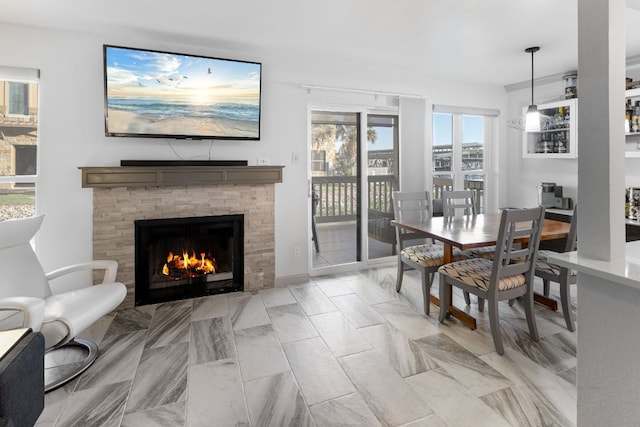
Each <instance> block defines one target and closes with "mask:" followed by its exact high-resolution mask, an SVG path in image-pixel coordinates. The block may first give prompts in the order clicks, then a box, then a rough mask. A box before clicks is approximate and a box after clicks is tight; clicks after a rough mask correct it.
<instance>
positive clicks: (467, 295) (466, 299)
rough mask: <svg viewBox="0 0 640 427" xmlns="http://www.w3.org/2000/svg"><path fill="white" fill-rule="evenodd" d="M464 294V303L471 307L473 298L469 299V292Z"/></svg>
mask: <svg viewBox="0 0 640 427" xmlns="http://www.w3.org/2000/svg"><path fill="white" fill-rule="evenodd" d="M462 293H463V294H464V302H465V303H466V304H467V305H471V297H469V292H467V291H463V292H462Z"/></svg>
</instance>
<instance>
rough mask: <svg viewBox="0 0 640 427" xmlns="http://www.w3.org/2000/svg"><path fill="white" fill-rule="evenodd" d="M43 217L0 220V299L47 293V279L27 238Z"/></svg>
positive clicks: (30, 236)
mask: <svg viewBox="0 0 640 427" xmlns="http://www.w3.org/2000/svg"><path fill="white" fill-rule="evenodd" d="M43 219H44V216H42V215H40V216H34V217H30V218H21V219H9V220H6V221H0V298H5V297H15V296H23V297H36V298H47V297H49V296H51V290H50V288H49V282H48V281H47V278H46V275H45V272H44V270H43V269H42V265H41V264H40V261H38V257H37V256H36V253H35V252H34V251H33V248H32V247H31V243H30V240H31V239H32V238H33V236H35V234H36V232H37V231H38V230H39V229H40V225H41V224H42V220H43Z"/></svg>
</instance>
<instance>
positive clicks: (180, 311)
mask: <svg viewBox="0 0 640 427" xmlns="http://www.w3.org/2000/svg"><path fill="white" fill-rule="evenodd" d="M190 330H191V307H187V308H176V309H166V310H156V312H155V313H154V315H153V320H152V321H151V325H150V326H149V333H148V335H147V341H146V343H145V348H159V347H165V346H168V345H174V344H177V343H183V342H188V341H189V336H190Z"/></svg>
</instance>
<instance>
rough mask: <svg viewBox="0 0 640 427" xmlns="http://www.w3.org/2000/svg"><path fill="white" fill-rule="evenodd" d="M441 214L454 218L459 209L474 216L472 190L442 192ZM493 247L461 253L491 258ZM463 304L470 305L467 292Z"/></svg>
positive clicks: (475, 212)
mask: <svg viewBox="0 0 640 427" xmlns="http://www.w3.org/2000/svg"><path fill="white" fill-rule="evenodd" d="M442 207H443V208H442V214H443V216H444V217H452V216H456V214H457V213H458V210H459V209H462V210H463V213H464V214H465V215H476V214H477V212H478V207H477V206H476V197H475V192H474V191H473V190H457V191H443V192H442ZM495 250H496V247H495V246H483V247H480V248H472V249H467V250H465V251H463V252H462V253H463V254H464V255H466V256H467V258H488V259H491V258H493V253H494V252H495ZM463 295H464V302H465V303H466V304H467V305H471V298H470V297H469V293H468V292H463Z"/></svg>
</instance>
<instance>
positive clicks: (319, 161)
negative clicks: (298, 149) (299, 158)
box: [311, 150, 327, 172]
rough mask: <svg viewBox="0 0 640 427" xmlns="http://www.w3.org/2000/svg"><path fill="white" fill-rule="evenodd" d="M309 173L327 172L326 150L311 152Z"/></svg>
mask: <svg viewBox="0 0 640 427" xmlns="http://www.w3.org/2000/svg"><path fill="white" fill-rule="evenodd" d="M311 172H327V150H311Z"/></svg>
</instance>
